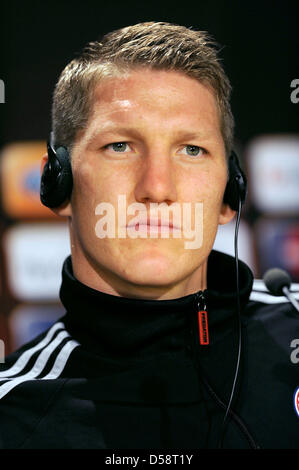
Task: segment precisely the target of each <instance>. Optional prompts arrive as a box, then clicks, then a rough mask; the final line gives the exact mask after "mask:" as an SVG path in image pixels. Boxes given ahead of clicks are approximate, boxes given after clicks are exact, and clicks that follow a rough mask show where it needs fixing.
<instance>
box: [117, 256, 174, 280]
mask: <svg viewBox="0 0 299 470" xmlns="http://www.w3.org/2000/svg"><path fill="white" fill-rule="evenodd" d="M179 277H180V276H179V273H178V272H177V271H176V269H175V267H174V260H173V261H170V260H169V259H167V258H162V257H161V258H154V259H153V258H146V259H143V260H140V261H139V262H136V261H135V262H134V263H133V262H132V265H131V266H130V268H129V269H125V272H124V274H123V278H125V279H126V280H127V281H129V282H131V283H133V284H136V285H147V286H149V285H151V286H163V285H165V286H166V285H169V284H172V283H174V282H177V281H178V280H179Z"/></svg>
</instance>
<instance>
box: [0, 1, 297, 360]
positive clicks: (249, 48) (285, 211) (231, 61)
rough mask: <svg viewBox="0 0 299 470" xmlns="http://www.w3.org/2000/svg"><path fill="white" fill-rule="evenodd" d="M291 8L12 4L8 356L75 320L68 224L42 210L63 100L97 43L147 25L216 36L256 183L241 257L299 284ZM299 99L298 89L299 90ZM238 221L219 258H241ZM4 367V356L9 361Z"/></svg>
mask: <svg viewBox="0 0 299 470" xmlns="http://www.w3.org/2000/svg"><path fill="white" fill-rule="evenodd" d="M297 8H298V7H297V6H296V3H295V2H288V1H275V0H274V1H273V0H272V1H271V2H270V1H269V2H267V1H263V0H261V1H255V0H252V1H250V2H249V1H248V2H240V1H233V0H232V1H219V2H215V1H197V2H194V1H188V0H186V1H184V2H174V1H173V2H163V1H160V2H157V3H153V2H141V1H139V2H138V1H132V2H129V1H122V2H118V1H114V2H103V1H90V0H85V1H84V2H74V1H72V2H67V1H60V2H54V1H53V2H40V1H23V2H19V1H18V2H16V1H9V2H5V3H2V5H1V19H0V21H1V25H0V34H1V62H0V80H1V81H0V95H1V96H0V339H2V340H4V343H5V353H6V354H8V353H10V352H11V351H13V350H14V349H16V348H17V347H19V346H21V345H22V344H24V343H25V342H26V341H28V340H30V339H31V338H32V337H34V336H35V335H36V334H38V333H39V332H41V331H42V330H44V329H45V328H47V327H48V325H50V324H51V323H52V322H54V321H55V320H56V319H57V318H58V317H59V316H61V315H62V314H63V313H64V310H63V307H62V306H61V304H60V302H59V286H60V282H61V269H62V263H63V260H64V259H65V258H66V256H67V255H68V254H70V244H69V236H68V230H67V226H66V222H65V220H64V219H62V218H58V217H56V216H54V215H53V213H52V212H51V211H50V210H48V209H47V208H45V207H43V206H42V205H41V203H40V201H39V185H40V161H41V157H42V155H43V154H44V153H45V150H46V140H47V138H48V134H49V132H50V130H51V129H50V127H51V124H50V122H51V121H50V110H51V97H52V92H53V89H54V85H55V83H56V81H57V79H58V77H59V74H60V73H61V71H62V69H63V68H64V67H65V65H66V64H67V63H68V62H69V61H70V60H71V59H72V58H73V56H74V54H76V53H77V52H78V51H80V50H81V48H82V47H83V46H84V45H85V43H86V42H88V41H91V40H96V39H98V38H99V36H101V35H102V34H104V33H106V32H108V31H111V30H114V29H117V28H120V27H123V26H127V25H130V24H135V23H138V22H142V21H168V22H172V23H177V24H182V25H184V26H187V27H193V28H195V29H200V30H205V31H208V32H209V33H210V34H212V35H213V36H214V38H215V39H216V41H217V42H218V43H219V44H220V45H221V46H222V49H221V53H220V56H221V58H222V60H223V64H224V68H225V70H226V72H227V74H228V76H229V78H230V80H231V83H232V86H233V94H232V110H233V113H234V116H235V120H236V133H235V150H236V151H237V152H238V154H239V158H240V161H241V166H242V167H243V169H244V170H245V171H246V174H247V176H248V181H249V193H248V199H247V202H246V206H245V208H244V211H243V214H242V220H241V226H240V236H239V258H240V259H242V260H244V261H245V262H246V263H247V264H248V265H249V266H250V268H251V269H252V271H253V273H254V275H255V277H256V278H262V276H263V274H264V272H265V271H266V270H267V269H268V268H270V267H273V266H277V267H282V268H284V269H287V270H288V271H289V273H290V275H291V276H292V279H293V281H294V282H299V128H298V121H299V119H298V117H299V59H298V57H299V54H298V52H299V51H298V46H297V45H298V12H297ZM296 89H298V91H296ZM233 238H234V223H232V224H229V225H228V226H224V227H220V229H219V231H218V234H217V237H216V241H215V245H214V247H215V248H216V249H219V250H221V251H224V252H227V253H230V254H233ZM0 360H1V358H0Z"/></svg>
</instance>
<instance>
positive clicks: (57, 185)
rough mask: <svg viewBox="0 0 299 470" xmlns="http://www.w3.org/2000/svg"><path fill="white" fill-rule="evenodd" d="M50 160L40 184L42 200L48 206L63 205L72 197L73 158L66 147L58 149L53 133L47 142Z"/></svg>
mask: <svg viewBox="0 0 299 470" xmlns="http://www.w3.org/2000/svg"><path fill="white" fill-rule="evenodd" d="M47 149H48V161H47V163H46V164H45V166H44V170H43V173H42V176H41V184H40V200H41V202H42V204H44V205H45V206H47V207H50V208H54V207H59V206H61V205H62V204H63V203H64V202H65V201H66V200H67V199H69V198H70V196H71V193H72V189H73V174H72V167H71V160H70V155H69V152H68V150H67V149H66V148H65V147H58V148H57V149H56V150H55V148H54V144H53V134H52V133H51V136H50V140H49V142H48V144H47Z"/></svg>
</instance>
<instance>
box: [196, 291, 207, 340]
mask: <svg viewBox="0 0 299 470" xmlns="http://www.w3.org/2000/svg"><path fill="white" fill-rule="evenodd" d="M197 316H198V326H199V342H200V344H201V345H204V346H206V345H208V344H209V343H210V342H209V328H208V312H207V306H206V300H205V296H204V293H203V291H200V292H198V293H197Z"/></svg>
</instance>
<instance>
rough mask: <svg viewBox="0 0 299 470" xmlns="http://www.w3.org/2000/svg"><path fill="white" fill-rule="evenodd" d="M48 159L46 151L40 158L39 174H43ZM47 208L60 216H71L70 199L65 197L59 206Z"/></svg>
mask: <svg viewBox="0 0 299 470" xmlns="http://www.w3.org/2000/svg"><path fill="white" fill-rule="evenodd" d="M47 161H48V154H47V153H46V154H45V155H44V156H43V158H42V160H41V167H40V174H41V175H42V174H43V171H44V167H45V164H46V163H47ZM49 209H50V210H51V211H52V212H54V214H56V215H60V216H61V217H71V216H72V207H71V203H70V201H69V200H68V199H67V200H66V201H65V202H64V203H63V204H62V205H61V206H59V207H53V208H50V207H49Z"/></svg>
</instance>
